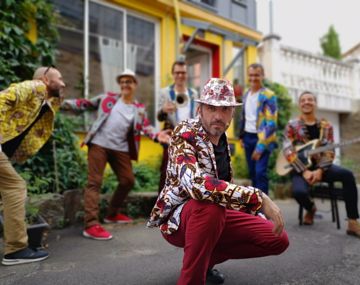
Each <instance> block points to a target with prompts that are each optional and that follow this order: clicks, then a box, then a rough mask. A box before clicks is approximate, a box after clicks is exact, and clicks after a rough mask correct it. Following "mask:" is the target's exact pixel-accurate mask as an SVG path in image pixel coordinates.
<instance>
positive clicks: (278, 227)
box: [261, 193, 285, 236]
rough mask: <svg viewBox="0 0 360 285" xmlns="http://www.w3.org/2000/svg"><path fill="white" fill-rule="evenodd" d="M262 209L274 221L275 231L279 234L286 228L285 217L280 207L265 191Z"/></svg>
mask: <svg viewBox="0 0 360 285" xmlns="http://www.w3.org/2000/svg"><path fill="white" fill-rule="evenodd" d="M261 210H262V212H263V213H264V215H265V216H266V217H267V218H268V219H270V220H272V221H273V223H274V227H273V233H274V234H276V235H277V236H279V235H280V234H281V233H282V231H283V229H284V225H285V224H284V218H283V216H282V213H281V210H280V208H279V207H278V206H277V205H276V204H275V203H274V202H273V201H272V200H271V199H270V198H269V197H268V196H267V195H266V194H264V193H263V205H262V208H261Z"/></svg>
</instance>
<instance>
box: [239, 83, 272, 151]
mask: <svg viewBox="0 0 360 285" xmlns="http://www.w3.org/2000/svg"><path fill="white" fill-rule="evenodd" d="M249 92H250V90H248V91H247V92H246V93H245V95H244V98H243V103H244V105H246V100H247V97H248V96H249ZM256 114H257V115H256V117H257V119H256V128H257V135H258V142H257V144H256V148H255V150H256V152H257V153H263V152H264V150H266V149H267V150H269V151H272V150H273V149H275V148H276V147H277V143H276V129H277V117H278V106H277V98H276V95H275V93H274V92H273V91H271V90H270V89H267V88H262V89H260V92H259V96H258V101H257V109H256ZM245 117H246V114H245V108H243V109H242V118H243V119H242V120H241V122H240V138H242V137H243V135H244V132H245Z"/></svg>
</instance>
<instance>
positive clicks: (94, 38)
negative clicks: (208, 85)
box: [52, 0, 159, 122]
mask: <svg viewBox="0 0 360 285" xmlns="http://www.w3.org/2000/svg"><path fill="white" fill-rule="evenodd" d="M52 2H53V4H54V6H55V8H57V10H58V12H59V14H60V23H59V31H60V43H59V46H58V54H59V56H58V57H57V65H58V66H59V69H60V70H61V71H62V73H63V74H64V79H65V82H66V84H67V86H68V87H67V90H66V93H67V95H68V98H81V97H84V79H83V75H84V71H85V67H86V66H88V69H89V86H88V89H89V97H90V98H91V97H93V96H96V95H98V94H102V93H105V92H109V91H110V92H116V93H119V91H120V90H119V85H118V84H117V82H116V80H115V78H116V76H117V75H118V74H120V73H121V72H122V71H123V70H124V69H125V68H130V69H132V70H134V71H135V72H136V74H137V76H138V80H139V85H138V89H137V94H136V97H137V99H139V101H140V102H142V103H145V104H146V106H147V111H148V114H149V118H150V120H152V121H153V122H154V121H155V94H156V91H157V90H156V89H157V86H156V84H155V82H156V81H155V78H157V75H156V63H155V60H156V58H157V57H156V53H157V50H158V47H157V44H156V43H158V42H159V41H158V40H156V37H157V29H158V27H157V22H156V21H154V20H152V19H148V18H147V17H144V16H143V15H137V14H135V13H132V12H131V11H128V10H126V9H122V8H120V7H119V6H115V5H111V4H106V3H102V2H98V1H96V0H93V1H90V2H89V16H88V20H89V34H88V49H89V61H88V62H86V63H85V62H84V60H83V58H84V48H83V46H84V40H83V38H84V34H85V31H84V26H83V22H84V17H85V16H84V2H83V1H81V0H72V1H71V2H70V1H61V0H52ZM89 119H90V121H92V119H93V118H92V117H89Z"/></svg>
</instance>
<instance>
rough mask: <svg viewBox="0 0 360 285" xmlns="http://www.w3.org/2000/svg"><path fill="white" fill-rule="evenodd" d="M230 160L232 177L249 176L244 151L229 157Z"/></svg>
mask: <svg viewBox="0 0 360 285" xmlns="http://www.w3.org/2000/svg"><path fill="white" fill-rule="evenodd" d="M231 162H232V163H231V165H232V168H233V172H234V174H233V175H234V178H242V179H244V178H249V171H248V167H247V163H246V158H245V153H244V152H243V153H241V154H236V155H234V156H233V157H232V159H231Z"/></svg>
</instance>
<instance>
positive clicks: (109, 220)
mask: <svg viewBox="0 0 360 285" xmlns="http://www.w3.org/2000/svg"><path fill="white" fill-rule="evenodd" d="M132 222H133V220H132V219H131V218H129V217H128V216H125V215H124V214H116V215H115V216H107V217H105V218H104V223H106V224H113V223H115V224H126V223H132Z"/></svg>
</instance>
